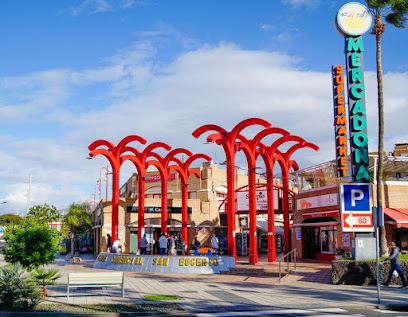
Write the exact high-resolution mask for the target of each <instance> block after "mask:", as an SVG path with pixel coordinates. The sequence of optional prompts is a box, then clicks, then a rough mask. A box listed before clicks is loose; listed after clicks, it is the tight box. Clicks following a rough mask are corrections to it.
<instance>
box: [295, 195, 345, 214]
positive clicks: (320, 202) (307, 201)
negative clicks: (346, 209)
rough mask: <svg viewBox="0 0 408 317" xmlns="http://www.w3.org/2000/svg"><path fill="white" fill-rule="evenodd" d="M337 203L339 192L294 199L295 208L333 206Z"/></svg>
mask: <svg viewBox="0 0 408 317" xmlns="http://www.w3.org/2000/svg"><path fill="white" fill-rule="evenodd" d="M338 204H339V194H338V193H333V194H326V195H320V196H313V197H307V198H301V199H298V200H296V209H297V210H302V209H310V208H318V207H327V206H335V205H338Z"/></svg>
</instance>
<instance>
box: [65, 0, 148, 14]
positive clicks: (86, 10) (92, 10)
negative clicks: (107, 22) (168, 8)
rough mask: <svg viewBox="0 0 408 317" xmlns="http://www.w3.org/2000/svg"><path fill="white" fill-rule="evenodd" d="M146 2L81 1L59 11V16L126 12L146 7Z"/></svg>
mask: <svg viewBox="0 0 408 317" xmlns="http://www.w3.org/2000/svg"><path fill="white" fill-rule="evenodd" d="M147 3H148V2H147V1H134V0H120V1H118V0H83V1H82V2H81V3H80V4H79V5H77V6H72V7H69V8H67V9H62V10H60V11H59V13H60V14H64V13H66V12H68V13H69V14H71V15H72V16H78V15H80V14H90V15H91V14H98V13H104V12H110V11H116V10H127V9H130V8H132V7H134V6H135V5H137V6H144V5H147Z"/></svg>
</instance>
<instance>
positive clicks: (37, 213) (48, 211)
mask: <svg viewBox="0 0 408 317" xmlns="http://www.w3.org/2000/svg"><path fill="white" fill-rule="evenodd" d="M27 217H29V218H34V219H36V220H37V221H41V222H45V223H48V222H53V221H57V220H59V219H60V218H61V215H60V213H59V212H58V210H57V208H56V207H55V206H53V205H51V206H48V205H47V204H44V205H36V206H33V207H31V208H30V211H29V212H28V214H27Z"/></svg>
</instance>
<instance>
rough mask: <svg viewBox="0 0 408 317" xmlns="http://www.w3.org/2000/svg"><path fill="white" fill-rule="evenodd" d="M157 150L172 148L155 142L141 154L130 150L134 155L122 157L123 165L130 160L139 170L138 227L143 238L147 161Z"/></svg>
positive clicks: (154, 155)
mask: <svg viewBox="0 0 408 317" xmlns="http://www.w3.org/2000/svg"><path fill="white" fill-rule="evenodd" d="M157 148H164V149H165V150H166V151H170V149H171V147H170V146H169V145H168V144H166V143H163V142H154V143H151V144H149V145H148V146H147V147H146V148H145V149H144V150H143V152H139V151H137V150H136V149H133V148H129V149H128V150H129V151H130V152H132V153H133V154H134V155H124V156H122V157H121V164H122V163H123V162H124V161H126V160H129V161H131V162H132V163H133V164H134V165H135V167H136V170H137V174H138V177H137V178H138V189H139V190H138V197H137V201H138V216H137V226H138V234H139V237H142V236H143V235H144V233H145V228H144V211H145V188H146V182H145V176H146V162H147V161H146V160H147V158H148V157H151V156H153V157H156V153H154V152H153V150H155V149H157Z"/></svg>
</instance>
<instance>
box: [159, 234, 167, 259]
mask: <svg viewBox="0 0 408 317" xmlns="http://www.w3.org/2000/svg"><path fill="white" fill-rule="evenodd" d="M159 247H160V255H166V254H167V238H166V235H165V233H164V232H163V233H162V235H161V237H160V238H159Z"/></svg>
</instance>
